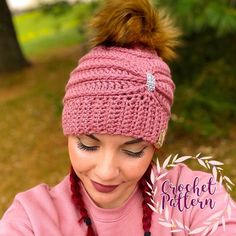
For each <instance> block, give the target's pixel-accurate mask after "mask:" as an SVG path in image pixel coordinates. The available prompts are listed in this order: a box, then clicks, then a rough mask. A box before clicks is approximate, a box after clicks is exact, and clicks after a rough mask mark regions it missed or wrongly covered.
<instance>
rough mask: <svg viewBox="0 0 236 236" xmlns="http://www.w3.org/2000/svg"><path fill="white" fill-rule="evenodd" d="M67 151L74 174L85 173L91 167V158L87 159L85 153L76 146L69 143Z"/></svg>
mask: <svg viewBox="0 0 236 236" xmlns="http://www.w3.org/2000/svg"><path fill="white" fill-rule="evenodd" d="M68 151H69V156H70V161H71V164H72V166H73V169H74V170H75V171H76V173H78V172H84V171H87V170H89V169H90V168H91V167H92V165H93V164H92V163H93V162H92V158H91V157H88V154H87V153H85V152H83V151H81V150H80V149H79V148H78V147H77V145H75V144H73V143H72V144H70V143H69V145H68Z"/></svg>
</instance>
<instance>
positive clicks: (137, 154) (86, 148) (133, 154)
mask: <svg viewBox="0 0 236 236" xmlns="http://www.w3.org/2000/svg"><path fill="white" fill-rule="evenodd" d="M78 148H79V149H81V150H84V151H88V152H92V151H96V150H97V149H98V148H99V147H98V146H86V145H84V144H83V143H81V142H79V141H78ZM145 148H146V147H144V148H143V149H142V150H141V151H139V152H131V151H128V150H125V149H123V151H124V153H126V154H127V155H128V156H131V157H141V156H142V155H143V154H144V149H145Z"/></svg>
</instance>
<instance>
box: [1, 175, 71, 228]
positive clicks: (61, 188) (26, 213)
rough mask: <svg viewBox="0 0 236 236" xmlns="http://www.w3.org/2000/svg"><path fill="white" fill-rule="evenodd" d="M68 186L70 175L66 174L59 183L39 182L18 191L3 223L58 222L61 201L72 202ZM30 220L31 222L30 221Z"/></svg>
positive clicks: (35, 223)
mask: <svg viewBox="0 0 236 236" xmlns="http://www.w3.org/2000/svg"><path fill="white" fill-rule="evenodd" d="M68 192H69V187H68V176H66V177H65V178H64V179H63V180H62V181H61V182H60V183H59V184H58V185H56V186H54V187H52V188H51V187H49V186H48V185H47V184H45V183H42V184H39V185H37V186H35V187H33V188H31V189H29V190H27V191H24V192H21V193H18V194H17V195H16V196H15V198H14V200H13V202H12V204H11V205H10V207H9V208H8V209H7V211H6V212H5V213H4V215H3V217H2V219H1V223H4V222H10V223H11V224H12V222H14V221H15V222H19V220H20V221H22V225H23V224H27V225H28V227H29V224H30V225H31V226H34V225H37V226H38V225H39V222H40V221H39V219H40V220H42V222H45V221H46V220H47V221H54V222H55V223H56V222H58V220H59V219H58V211H59V208H60V206H61V204H60V202H61V201H63V202H65V205H68V204H67V202H66V199H68V200H67V201H68V202H70V194H68ZM29 222H30V223H29Z"/></svg>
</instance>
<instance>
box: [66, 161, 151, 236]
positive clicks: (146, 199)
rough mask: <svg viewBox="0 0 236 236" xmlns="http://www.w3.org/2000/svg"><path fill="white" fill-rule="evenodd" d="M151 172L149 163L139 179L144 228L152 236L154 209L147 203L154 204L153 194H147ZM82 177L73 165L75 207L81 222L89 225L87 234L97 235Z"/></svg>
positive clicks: (71, 180)
mask: <svg viewBox="0 0 236 236" xmlns="http://www.w3.org/2000/svg"><path fill="white" fill-rule="evenodd" d="M150 173H151V164H150V165H149V167H148V169H147V171H146V172H145V174H144V175H143V177H142V178H141V179H140V181H139V189H140V191H141V192H142V196H143V202H142V207H143V219H142V222H143V230H144V236H151V232H150V228H151V220H152V210H151V209H150V208H149V207H148V205H147V203H149V204H152V201H151V196H149V195H148V194H147V191H148V190H149V187H148V184H147V183H149V184H150V185H151V186H152V183H151V180H150ZM79 181H80V179H79V178H78V176H77V175H76V173H75V171H74V169H73V167H71V172H70V183H71V192H72V201H73V202H74V205H75V207H76V208H77V209H78V210H79V212H80V215H81V218H80V219H79V221H78V222H79V223H81V222H84V223H85V224H86V225H87V227H88V230H87V236H96V234H95V232H94V230H93V227H92V221H91V219H90V217H89V215H88V212H87V210H86V207H85V204H84V201H83V198H82V195H81V192H80V184H79Z"/></svg>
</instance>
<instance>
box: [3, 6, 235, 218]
mask: <svg viewBox="0 0 236 236" xmlns="http://www.w3.org/2000/svg"><path fill="white" fill-rule="evenodd" d="M86 9H87V10H86ZM90 9H92V8H91V7H88V5H82V6H81V8H80V7H78V6H76V7H75V8H73V9H71V11H70V12H67V13H66V14H65V15H63V16H61V18H60V17H57V18H55V17H52V16H50V15H48V16H45V15H43V14H42V12H29V13H26V14H23V15H19V16H17V17H16V18H15V23H16V25H17V30H18V33H19V39H20V42H21V45H22V47H23V50H24V52H25V54H26V55H27V58H29V59H30V60H31V62H32V66H31V67H29V68H26V69H24V70H23V71H21V72H16V73H11V74H5V75H1V80H0V111H1V119H0V130H1V136H0V137H1V153H0V172H1V177H2V179H3V180H4V181H2V184H1V185H0V203H1V204H0V215H1V214H2V213H3V212H4V211H5V210H6V208H7V207H8V206H9V204H10V203H11V201H12V200H13V198H14V196H15V194H17V193H18V192H21V191H24V190H26V189H29V188H30V187H33V186H35V185H37V184H39V183H42V182H45V183H47V184H49V185H55V184H56V183H58V182H59V181H60V180H61V179H62V178H63V177H64V176H65V175H66V174H67V173H68V168H69V158H68V152H67V142H66V141H67V140H66V138H65V137H64V136H63V134H62V129H61V110H62V98H63V95H64V87H65V84H66V82H67V79H68V76H69V73H70V71H71V70H72V69H73V68H74V67H75V66H76V64H77V61H78V59H79V57H80V56H81V55H82V54H83V53H84V52H85V51H86V47H85V46H84V43H83V41H84V40H85V39H84V36H83V34H82V33H81V34H79V33H77V32H78V29H79V30H82V31H83V29H82V28H81V27H79V26H78V25H79V24H78V25H77V23H78V22H80V24H81V22H84V19H85V18H84V17H85V16H86V15H88V14H89V12H90ZM57 20H58V22H56V21H57ZM55 25H57V26H58V25H59V26H60V27H59V29H57V30H55ZM82 31H81V32H82ZM183 91H185V93H183ZM176 96H177V99H176V102H175V104H174V107H173V116H172V120H171V122H170V128H169V131H168V136H167V139H166V143H165V145H164V148H163V150H162V152H163V154H160V156H163V157H164V158H166V157H167V155H169V154H170V153H173V154H176V153H179V154H180V155H195V154H197V153H198V152H202V153H203V154H205V155H209V154H213V155H214V157H215V159H217V160H220V161H223V162H224V163H225V167H224V169H225V174H226V175H227V176H229V177H231V179H232V180H233V181H234V182H236V170H235V168H232V167H233V165H234V158H235V157H236V135H235V134H236V125H235V123H233V122H232V123H229V124H228V126H229V133H228V135H227V136H225V135H223V133H224V132H223V130H224V127H217V126H216V127H213V128H212V130H215V129H218V130H219V134H218V135H217V136H216V137H215V138H214V139H213V140H210V139H206V136H209V133H210V132H212V131H211V130H207V129H209V126H208V125H207V126H206V127H204V125H203V124H204V123H203V124H202V123H199V124H197V125H196V124H195V123H196V121H197V119H198V117H200V116H204V115H205V114H206V113H204V111H202V114H201V113H198V114H195V116H196V117H194V113H192V117H191V116H187V115H186V116H185V114H182V113H179V107H181V105H182V104H183V103H182V102H183V101H184V100H185V99H186V96H192V97H193V92H192V91H189V92H188V90H187V89H186V88H185V89H183V87H182V88H181V87H180V86H179V88H178V89H177V93H176ZM194 97H195V99H196V101H198V102H201V101H202V97H201V96H198V94H195V95H194ZM209 103H210V101H209ZM195 105H196V104H195ZM215 106H217V104H215ZM190 108H191V111H194V104H190V105H189V109H190ZM181 109H182V108H181ZM182 110H184V109H182ZM185 111H186V109H185ZM205 119H206V120H207V122H206V123H207V124H208V123H211V121H210V120H209V119H210V118H208V117H207V116H206V117H205ZM201 122H202V120H201ZM202 125H203V126H202ZM212 125H213V124H212ZM196 127H199V129H200V127H203V128H202V129H203V130H202V132H203V134H202V135H201V136H199V135H197V134H198V133H199V129H198V128H196ZM221 135H222V136H221ZM189 164H190V166H192V167H193V168H199V167H198V166H197V165H195V164H194V163H192V162H191V163H189ZM232 196H233V197H234V198H235V199H236V191H235V190H234V191H233V193H232Z"/></svg>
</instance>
